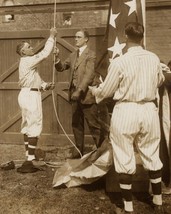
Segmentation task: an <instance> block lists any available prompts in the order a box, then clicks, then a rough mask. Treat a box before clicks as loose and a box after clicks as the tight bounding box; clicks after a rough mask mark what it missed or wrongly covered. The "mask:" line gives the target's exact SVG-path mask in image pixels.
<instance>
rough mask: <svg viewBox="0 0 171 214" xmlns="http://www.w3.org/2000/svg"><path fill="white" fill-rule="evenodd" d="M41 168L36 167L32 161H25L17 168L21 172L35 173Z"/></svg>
mask: <svg viewBox="0 0 171 214" xmlns="http://www.w3.org/2000/svg"><path fill="white" fill-rule="evenodd" d="M38 170H40V169H39V168H37V167H35V166H34V165H33V163H32V161H25V162H24V163H23V164H22V165H21V166H20V167H19V168H17V172H20V173H33V172H37V171H38Z"/></svg>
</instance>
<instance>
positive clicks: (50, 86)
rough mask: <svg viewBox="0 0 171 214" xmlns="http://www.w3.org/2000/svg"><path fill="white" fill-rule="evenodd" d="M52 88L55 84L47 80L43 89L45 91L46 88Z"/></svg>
mask: <svg viewBox="0 0 171 214" xmlns="http://www.w3.org/2000/svg"><path fill="white" fill-rule="evenodd" d="M54 88H55V84H54V83H52V82H48V83H47V85H46V87H45V89H44V90H45V91H47V90H53V89H54Z"/></svg>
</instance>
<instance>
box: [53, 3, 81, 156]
mask: <svg viewBox="0 0 171 214" xmlns="http://www.w3.org/2000/svg"><path fill="white" fill-rule="evenodd" d="M53 22H54V28H56V0H55V3H54V20H53ZM56 42H57V40H56V37H55V44H54V53H53V74H52V83H53V84H55V70H56V68H55V58H56V56H55V49H56ZM52 102H53V108H54V112H55V117H56V120H57V122H58V124H59V126H60V127H61V129H62V131H63V133H64V135H65V136H66V138H67V139H68V140H69V142H70V143H71V144H72V145H73V146H74V147H75V149H76V150H77V151H78V153H79V154H80V156H81V157H82V154H81V152H80V150H79V149H78V148H77V146H76V145H75V143H74V142H73V141H72V140H71V138H70V137H69V136H68V134H67V133H66V131H65V129H64V127H63V126H62V124H61V122H60V119H59V115H58V112H57V105H56V102H55V93H54V89H53V90H52Z"/></svg>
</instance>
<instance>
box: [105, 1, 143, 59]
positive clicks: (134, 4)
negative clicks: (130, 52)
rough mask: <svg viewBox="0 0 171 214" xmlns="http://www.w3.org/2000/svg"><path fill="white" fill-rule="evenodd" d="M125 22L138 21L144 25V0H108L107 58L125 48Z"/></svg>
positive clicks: (118, 53)
mask: <svg viewBox="0 0 171 214" xmlns="http://www.w3.org/2000/svg"><path fill="white" fill-rule="evenodd" d="M127 22H139V23H141V24H143V25H144V27H145V0H129V1H128V0H110V8H109V18H108V31H107V32H108V54H109V59H113V58H115V57H117V56H120V55H122V54H123V53H124V52H125V50H126V44H125V40H126V38H125V34H124V27H125V25H126V23H127ZM144 45H145V41H144Z"/></svg>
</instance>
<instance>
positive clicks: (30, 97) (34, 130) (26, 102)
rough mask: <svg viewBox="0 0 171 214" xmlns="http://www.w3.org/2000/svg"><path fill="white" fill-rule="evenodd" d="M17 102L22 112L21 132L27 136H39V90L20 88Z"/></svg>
mask: <svg viewBox="0 0 171 214" xmlns="http://www.w3.org/2000/svg"><path fill="white" fill-rule="evenodd" d="M18 103H19V106H20V108H21V113H22V124H21V133H22V134H26V135H27V136H28V137H39V136H40V134H41V131H42V101H41V92H39V91H31V90H30V88H22V89H21V91H20V93H19V96H18Z"/></svg>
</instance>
